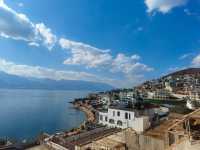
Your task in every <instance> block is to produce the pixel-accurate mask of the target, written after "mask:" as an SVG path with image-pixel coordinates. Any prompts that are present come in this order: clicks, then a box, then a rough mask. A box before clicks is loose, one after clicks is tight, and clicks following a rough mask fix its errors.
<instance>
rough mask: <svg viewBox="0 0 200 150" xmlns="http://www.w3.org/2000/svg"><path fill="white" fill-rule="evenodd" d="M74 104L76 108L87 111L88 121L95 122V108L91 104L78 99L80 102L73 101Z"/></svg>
mask: <svg viewBox="0 0 200 150" xmlns="http://www.w3.org/2000/svg"><path fill="white" fill-rule="evenodd" d="M73 105H74V107H75V108H77V109H79V110H81V111H83V112H84V113H85V115H86V118H87V119H86V121H87V122H90V123H94V122H95V114H94V108H93V107H92V106H91V105H90V104H88V103H83V102H81V101H78V102H73Z"/></svg>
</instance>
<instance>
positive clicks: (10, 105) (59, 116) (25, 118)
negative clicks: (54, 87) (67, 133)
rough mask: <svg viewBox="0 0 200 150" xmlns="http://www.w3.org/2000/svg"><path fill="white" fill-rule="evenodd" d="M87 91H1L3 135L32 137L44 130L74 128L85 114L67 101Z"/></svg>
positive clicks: (0, 131) (0, 107) (1, 130)
mask: <svg viewBox="0 0 200 150" xmlns="http://www.w3.org/2000/svg"><path fill="white" fill-rule="evenodd" d="M87 94H88V92H86V91H48V90H0V137H10V138H15V139H17V140H22V139H25V138H33V137H35V136H37V135H38V134H39V133H41V132H42V131H45V132H48V133H55V132H56V131H62V130H66V129H71V128H73V127H76V126H77V125H79V124H80V123H81V122H82V121H83V120H84V119H85V116H84V113H83V112H81V111H78V110H76V109H73V107H72V105H71V104H69V103H68V102H69V101H71V100H73V98H77V97H83V96H86V95H87Z"/></svg>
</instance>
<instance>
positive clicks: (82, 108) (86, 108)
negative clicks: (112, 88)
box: [65, 101, 96, 136]
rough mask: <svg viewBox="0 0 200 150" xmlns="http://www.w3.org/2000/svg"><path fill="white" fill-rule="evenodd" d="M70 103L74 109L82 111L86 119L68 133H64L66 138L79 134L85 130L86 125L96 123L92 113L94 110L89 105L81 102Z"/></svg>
mask: <svg viewBox="0 0 200 150" xmlns="http://www.w3.org/2000/svg"><path fill="white" fill-rule="evenodd" d="M70 103H71V104H72V105H73V107H74V109H78V110H80V111H82V112H83V113H84V114H85V116H86V119H85V120H84V121H83V122H82V123H80V124H79V125H78V126H77V127H75V128H72V129H71V130H69V131H68V132H65V134H66V135H67V136H72V135H75V134H79V133H81V132H82V131H83V130H85V127H86V123H95V121H96V118H95V114H94V113H93V110H94V108H93V107H92V106H91V105H89V104H84V103H83V102H81V101H72V102H70Z"/></svg>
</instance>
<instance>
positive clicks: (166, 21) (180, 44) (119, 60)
mask: <svg viewBox="0 0 200 150" xmlns="http://www.w3.org/2000/svg"><path fill="white" fill-rule="evenodd" d="M199 8H200V0H137V1H136V0H125V1H121V0H92V1H91V0H51V1H49V0H42V1H41V0H29V1H27V0H4V1H3V0H0V71H4V72H6V73H8V74H13V75H18V76H24V77H34V78H49V79H54V80H63V79H64V80H84V81H92V82H103V83H108V84H110V85H113V86H114V87H117V88H120V87H133V86H135V85H137V84H140V83H142V82H144V81H145V80H149V79H153V78H158V77H160V76H162V75H164V74H167V73H170V72H173V71H176V70H180V69H184V68H188V67H200V10H199Z"/></svg>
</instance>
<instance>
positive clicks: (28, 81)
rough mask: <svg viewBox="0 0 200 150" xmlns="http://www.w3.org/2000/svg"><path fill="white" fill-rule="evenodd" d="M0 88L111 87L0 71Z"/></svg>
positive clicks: (82, 88) (105, 88) (63, 88)
mask: <svg viewBox="0 0 200 150" xmlns="http://www.w3.org/2000/svg"><path fill="white" fill-rule="evenodd" d="M0 88H6V89H48V90H90V91H105V90H111V89H113V87H112V86H111V85H109V84H105V83H98V82H90V81H81V80H51V79H38V78H26V77H20V76H16V75H10V74H7V73H5V72H0Z"/></svg>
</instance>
